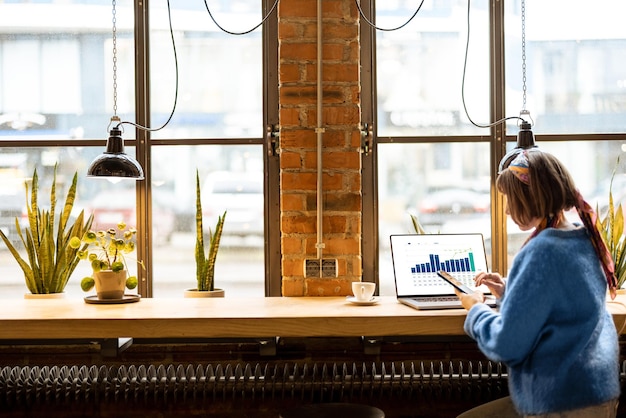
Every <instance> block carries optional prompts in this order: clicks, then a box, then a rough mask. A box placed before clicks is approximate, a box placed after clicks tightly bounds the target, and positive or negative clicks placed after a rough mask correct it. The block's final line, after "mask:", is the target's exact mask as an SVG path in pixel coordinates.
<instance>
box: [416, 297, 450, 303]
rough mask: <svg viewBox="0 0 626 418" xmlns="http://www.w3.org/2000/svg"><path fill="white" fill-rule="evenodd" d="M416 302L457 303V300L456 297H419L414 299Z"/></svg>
mask: <svg viewBox="0 0 626 418" xmlns="http://www.w3.org/2000/svg"><path fill="white" fill-rule="evenodd" d="M414 300H416V301H418V302H458V301H459V298H457V297H456V296H421V297H419V298H414Z"/></svg>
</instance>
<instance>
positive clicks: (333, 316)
mask: <svg viewBox="0 0 626 418" xmlns="http://www.w3.org/2000/svg"><path fill="white" fill-rule="evenodd" d="M609 309H610V311H611V313H612V314H613V318H614V320H615V323H616V327H617V329H618V331H620V332H624V325H625V324H626V295H619V296H618V298H617V299H616V300H615V301H612V302H609ZM465 315H466V311H465V310H463V309H451V310H439V311H418V310H415V309H411V308H409V307H407V306H404V305H402V304H400V303H398V302H397V301H396V298H395V297H381V298H380V303H378V304H376V305H373V306H357V305H353V304H350V303H349V302H348V301H347V300H346V299H345V298H343V297H272V298H229V297H226V298H207V299H195V298H188V299H183V298H181V299H167V298H153V299H142V300H140V301H139V302H135V303H127V304H116V305H95V304H87V303H85V302H84V301H83V299H79V298H76V299H73V298H66V299H56V300H32V299H23V300H21V299H20V300H3V301H1V303H0V339H4V340H8V339H12V340H17V339H85V338H94V339H101V338H121V337H132V338H254V337H274V336H282V337H322V336H323V337H350V336H359V337H360V336H379V337H384V336H434V335H438V336H450V335H465V334H464V332H463V321H464V319H465Z"/></svg>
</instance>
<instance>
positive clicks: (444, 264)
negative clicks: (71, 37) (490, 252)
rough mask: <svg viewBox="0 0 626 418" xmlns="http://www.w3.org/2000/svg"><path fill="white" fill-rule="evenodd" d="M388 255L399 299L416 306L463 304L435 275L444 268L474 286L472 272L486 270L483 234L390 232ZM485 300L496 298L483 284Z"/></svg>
mask: <svg viewBox="0 0 626 418" xmlns="http://www.w3.org/2000/svg"><path fill="white" fill-rule="evenodd" d="M390 240H391V258H392V261H393V274H394V279H395V284H396V295H397V299H398V302H401V303H403V304H405V305H408V306H410V307H412V308H416V309H458V308H463V306H462V305H461V301H460V300H459V298H458V297H457V296H456V294H455V293H454V288H453V287H452V286H451V285H450V284H448V283H447V282H445V281H444V280H443V279H441V278H440V277H439V276H437V271H439V270H445V271H447V272H448V273H450V274H451V275H452V276H454V277H455V278H456V279H457V280H459V281H460V282H461V283H463V284H465V285H466V286H468V287H469V288H471V289H473V290H475V289H477V288H476V285H475V284H474V280H473V279H474V276H476V275H477V274H478V273H480V272H483V271H485V272H486V271H487V255H486V252H485V242H484V239H483V236H482V234H480V233H469V234H406V235H391V237H390ZM479 290H481V291H482V292H483V293H485V303H487V304H488V305H490V306H496V299H495V297H494V296H493V295H491V294H490V293H489V289H488V288H487V287H486V286H484V285H482V286H480V288H479Z"/></svg>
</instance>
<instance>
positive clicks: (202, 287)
mask: <svg viewBox="0 0 626 418" xmlns="http://www.w3.org/2000/svg"><path fill="white" fill-rule="evenodd" d="M201 200H202V199H201V197H200V176H199V174H198V170H196V280H197V282H198V290H199V291H210V290H215V283H214V280H213V279H214V277H215V260H216V258H217V252H218V250H219V247H220V238H221V237H222V229H223V227H224V220H225V219H226V212H224V214H223V215H222V216H218V218H217V223H216V225H215V231H211V228H209V236H208V237H209V248H208V253H207V252H205V247H204V228H203V226H202V218H203V216H202V201H201Z"/></svg>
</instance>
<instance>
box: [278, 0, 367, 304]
mask: <svg viewBox="0 0 626 418" xmlns="http://www.w3.org/2000/svg"><path fill="white" fill-rule="evenodd" d="M322 24H323V26H322V43H323V48H322V90H323V100H322V102H323V107H322V109H323V114H322V126H323V128H324V130H325V131H324V133H323V147H322V148H323V154H322V169H323V171H322V172H323V179H322V185H323V186H322V187H323V193H322V196H323V205H322V207H323V218H322V219H323V221H322V229H323V234H322V242H323V244H324V246H325V247H324V248H323V250H322V251H323V253H322V256H323V258H325V259H326V258H331V259H337V261H338V262H337V266H338V277H337V278H305V277H304V272H303V266H304V262H305V259H316V258H317V248H316V243H317V154H316V153H317V134H316V128H317V126H318V121H317V1H316V0H281V2H280V3H279V7H278V37H279V52H278V53H279V64H278V65H279V102H280V103H279V105H280V114H279V118H280V119H279V123H280V170H281V174H280V177H281V179H280V188H281V252H282V274H283V278H282V280H283V281H282V293H283V295H284V296H340V295H350V294H351V293H352V291H351V282H352V281H359V280H361V206H362V198H361V154H360V149H359V146H360V135H359V123H360V106H359V104H360V97H359V95H360V83H359V21H358V11H357V9H356V6H355V4H354V2H353V1H352V0H324V1H323V3H322Z"/></svg>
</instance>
